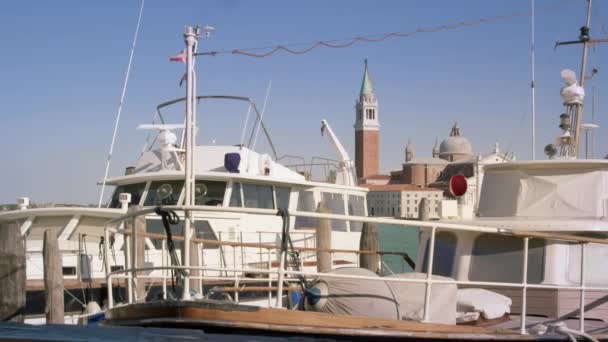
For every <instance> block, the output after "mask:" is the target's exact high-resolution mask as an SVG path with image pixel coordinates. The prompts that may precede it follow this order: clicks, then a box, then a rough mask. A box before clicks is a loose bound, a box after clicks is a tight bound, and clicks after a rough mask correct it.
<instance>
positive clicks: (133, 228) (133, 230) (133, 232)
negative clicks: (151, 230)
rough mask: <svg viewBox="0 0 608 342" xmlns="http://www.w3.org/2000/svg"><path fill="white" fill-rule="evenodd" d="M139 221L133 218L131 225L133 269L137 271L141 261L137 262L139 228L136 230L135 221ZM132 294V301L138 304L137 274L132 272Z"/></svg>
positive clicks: (135, 217)
mask: <svg viewBox="0 0 608 342" xmlns="http://www.w3.org/2000/svg"><path fill="white" fill-rule="evenodd" d="M136 219H137V216H134V217H133V218H131V219H130V220H132V221H133V222H132V224H131V268H132V269H135V268H136V267H137V265H138V262H139V260H137V228H136V223H135V220H136ZM131 282H132V284H131V292H133V294H132V295H131V297H130V300H132V299H135V301H136V302H137V300H138V298H137V293H135V291H137V272H134V271H131ZM130 303H132V302H131V301H129V304H130Z"/></svg>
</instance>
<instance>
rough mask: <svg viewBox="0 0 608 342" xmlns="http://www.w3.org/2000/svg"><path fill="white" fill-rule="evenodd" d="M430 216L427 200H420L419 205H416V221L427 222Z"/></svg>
mask: <svg viewBox="0 0 608 342" xmlns="http://www.w3.org/2000/svg"><path fill="white" fill-rule="evenodd" d="M430 216H431V208H430V205H429V200H428V199H426V198H423V199H421V200H420V204H419V205H418V219H420V221H428V220H429V219H430Z"/></svg>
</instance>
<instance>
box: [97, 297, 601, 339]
mask: <svg viewBox="0 0 608 342" xmlns="http://www.w3.org/2000/svg"><path fill="white" fill-rule="evenodd" d="M529 321H530V322H531V323H530V327H529V328H531V327H532V326H534V325H536V324H538V323H541V322H545V323H550V322H551V321H550V320H547V319H544V320H543V319H540V318H535V317H529ZM106 324H108V325H112V326H145V327H172V328H192V329H197V330H203V331H205V332H209V333H226V332H230V333H243V334H250V335H260V336H285V337H287V336H317V337H329V338H331V339H336V340H353V339H368V338H372V337H374V338H380V337H382V338H383V339H429V340H482V341H513V340H546V339H552V340H562V339H565V338H567V337H566V336H564V335H557V334H553V335H532V334H528V335H521V334H519V319H518V317H513V318H512V320H510V321H508V322H502V323H499V324H497V325H495V326H489V327H479V326H468V325H444V324H431V323H420V322H413V321H396V320H384V319H376V318H368V317H356V316H341V315H331V314H325V313H318V312H304V311H290V310H285V309H268V308H259V307H253V306H245V305H237V304H227V303H222V302H216V301H159V302H149V303H141V304H132V305H127V306H122V307H115V308H113V309H110V310H109V311H108V312H107V313H106ZM568 325H569V327H571V328H573V329H575V328H578V321H575V320H570V321H569V322H568ZM587 329H588V331H590V332H593V334H594V336H596V337H597V338H600V339H606V340H608V324H605V323H603V322H599V321H596V322H593V323H588V326H587Z"/></svg>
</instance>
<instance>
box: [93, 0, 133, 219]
mask: <svg viewBox="0 0 608 342" xmlns="http://www.w3.org/2000/svg"><path fill="white" fill-rule="evenodd" d="M144 3H145V0H141V6H140V7H139V16H138V17H137V26H136V27H135V34H134V36H133V44H132V45H131V52H130V54H129V63H128V64H127V72H126V73H125V80H124V82H123V86H122V94H121V95H120V102H119V104H118V112H117V113H116V121H115V122H114V132H113V133H112V142H111V143H110V151H109V152H108V158H107V160H106V171H105V172H104V174H103V181H102V183H101V191H100V193H99V202H98V203H97V207H98V208H101V204H102V202H103V193H104V191H105V189H106V181H107V179H108V172H109V171H110V163H111V161H112V153H113V152H114V144H115V143H116V134H117V133H118V123H119V122H120V114H121V113H122V105H123V104H124V101H125V95H126V94H127V84H128V83H129V74H130V73H131V64H132V63H133V54H134V53H135V44H136V43H137V36H138V35H139V26H140V24H141V16H142V14H143V12H144Z"/></svg>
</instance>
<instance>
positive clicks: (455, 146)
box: [439, 123, 473, 161]
mask: <svg viewBox="0 0 608 342" xmlns="http://www.w3.org/2000/svg"><path fill="white" fill-rule="evenodd" d="M439 156H440V158H442V159H445V160H449V161H454V160H460V159H467V158H470V157H472V156H473V147H472V146H471V143H470V142H469V140H467V138H465V137H463V136H461V135H460V128H459V127H458V123H455V124H454V126H453V127H452V132H450V136H449V137H447V138H446V139H445V140H443V141H442V142H441V145H439Z"/></svg>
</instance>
